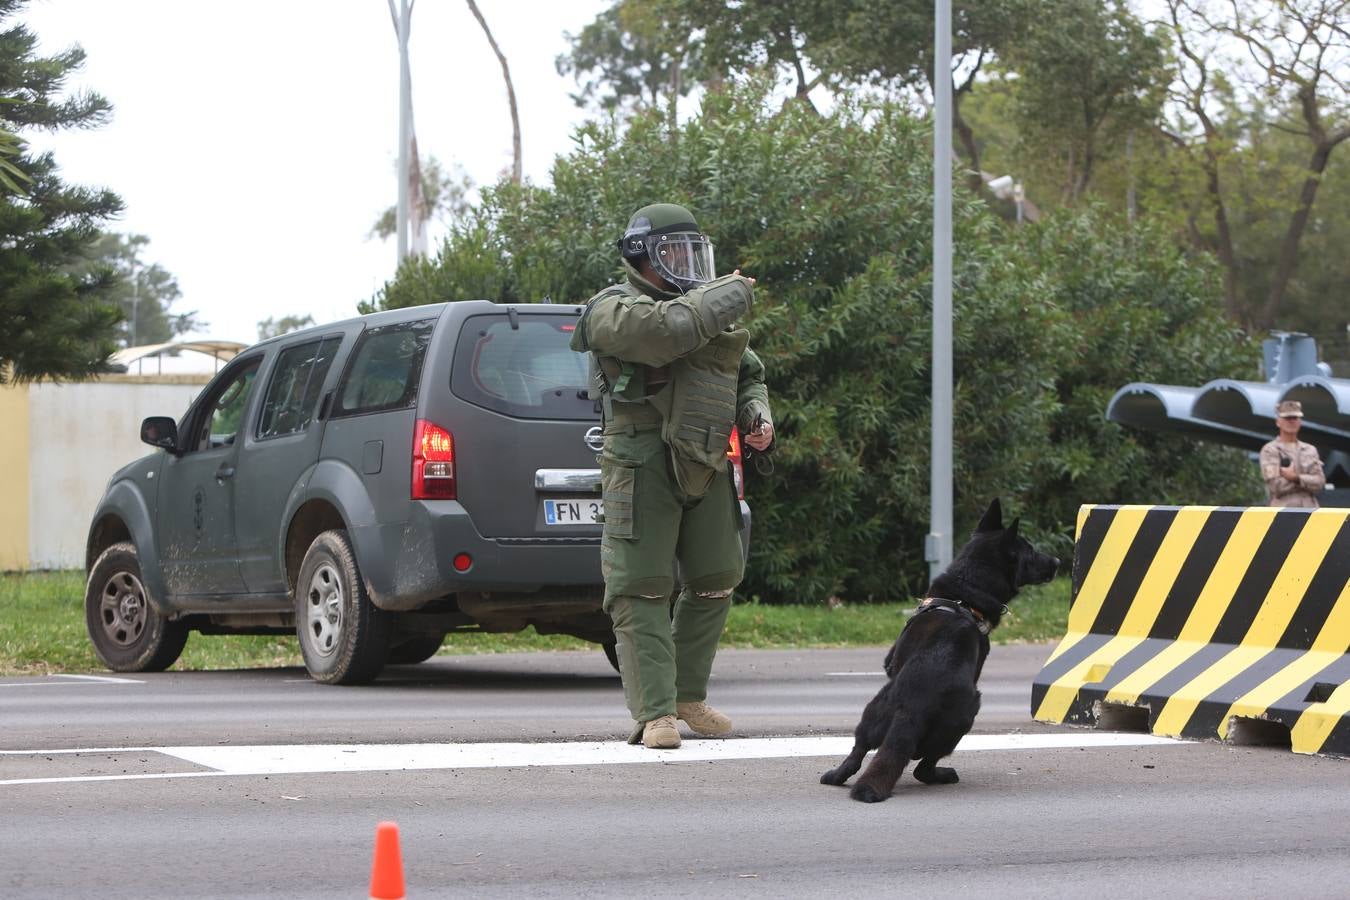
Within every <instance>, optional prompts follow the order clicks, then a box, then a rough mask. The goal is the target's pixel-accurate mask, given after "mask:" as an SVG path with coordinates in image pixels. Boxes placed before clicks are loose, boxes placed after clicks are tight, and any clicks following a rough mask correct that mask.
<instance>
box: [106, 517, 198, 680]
mask: <svg viewBox="0 0 1350 900" xmlns="http://www.w3.org/2000/svg"><path fill="white" fill-rule="evenodd" d="M84 624H85V627H86V628H88V629H89V639H90V640H91V641H92V642H93V644H94V652H95V653H97V654H98V658H99V659H101V660H102V661H103V664H104V665H106V666H107V667H108V668H109V669H112V670H113V671H114V672H162V671H164V670H165V669H167V668H168V667H169V666H171V665H173V664H174V663H175V662H176V661H177V660H178V656H179V654H181V653H182V652H183V645H184V644H186V643H187V639H188V629H187V626H186V625H184V624H183V623H182V622H170V621H169V620H168V619H166V618H164V617H163V616H162V615H160V614H159V613H158V612H157V611H156V610H155V607H154V606H153V605H151V603H150V598H149V597H148V596H147V595H146V592H145V584H144V582H143V581H142V580H141V561H140V557H139V556H138V555H137V553H136V545H135V544H132V543H131V542H129V541H122V542H121V543H117V544H113V545H112V546H111V547H109V548H108V549H107V550H104V551H103V553H102V554H100V555H99V558H98V561H97V562H95V563H94V567H93V568H92V569H90V570H89V581H88V583H87V584H86V585H85V589H84Z"/></svg>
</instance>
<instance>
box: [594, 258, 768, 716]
mask: <svg viewBox="0 0 1350 900" xmlns="http://www.w3.org/2000/svg"><path fill="white" fill-rule="evenodd" d="M751 297H752V286H751V282H750V281H749V279H746V278H743V277H741V276H739V275H727V276H724V277H722V278H719V279H716V280H715V281H712V282H709V283H708V284H706V285H703V286H702V287H699V288H695V289H694V290H691V291H689V292H688V293H686V294H679V295H677V294H670V293H666V292H664V291H661V290H660V289H658V288H656V287H655V286H653V285H651V284H650V283H648V282H647V281H646V280H645V279H643V278H642V277H641V276H640V275H638V274H637V273H636V271H634V270H632V269H631V268H630V270H629V279H628V281H626V282H624V283H621V284H618V285H614V286H612V287H610V288H607V289H605V290H603V291H601V292H600V293H599V294H597V295H596V296H595V297H593V298H592V299H591V300H590V301H589V302H588V304H587V306H586V309H585V312H584V313H583V314H582V317H581V320H580V322H579V323H578V325H577V329H576V331H575V332H574V333H573V336H572V349H573V350H577V351H583V352H585V351H589V352H590V353H591V354H592V355H593V365H592V371H593V373H594V374H595V379H596V386H597V387H598V388H599V390H600V397H601V400H602V404H603V408H604V411H605V428H604V432H605V444H604V450H603V451H602V453H601V455H600V472H601V481H602V483H603V491H604V503H605V522H604V536H603V538H602V540H601V545H600V566H601V571H602V573H603V575H604V578H605V610H606V611H607V612H608V613H609V615H610V617H611V618H612V620H613V622H614V635H615V638H616V641H617V644H616V649H617V651H618V658H619V669H620V673H621V675H622V677H623V686H624V694H625V697H626V699H627V702H628V708H629V711H630V712H631V713H632V716H633V719H634V720H635V721H636V722H638V723H643V722H647V721H650V720H651V719H655V718H657V717H658V716H663V715H674V713H675V704H676V703H677V702H680V703H684V702H690V701H699V700H704V699H706V697H707V690H708V677H709V674H710V673H711V671H712V662H713V657H714V655H715V654H716V652H717V643H718V641H719V639H720V638H721V635H722V628H723V626H724V625H725V624H726V617H727V611H728V609H729V608H730V605H731V592H732V590H733V589H734V588H735V587H736V586H737V585H738V584H740V582H741V577H742V575H743V574H744V555H743V552H742V547H741V540H740V527H741V513H740V503H739V500H738V499H737V496H736V489H735V485H734V483H733V481H732V476H731V471H730V465H729V463H728V461H727V456H726V452H727V443H728V440H729V437H730V434H731V429H732V426H733V425H739V426H740V427H741V429H742V431H748V430H749V429H750V427H751V425H752V423H753V422H754V420H755V418H756V417H757V416H761V415H762V416H763V417H764V418H765V419H766V420H770V421H772V417H771V411H770V408H769V397H768V391H767V389H766V388H765V386H764V366H763V363H761V362H760V359H759V357H758V356H756V355H755V353H754V352H753V351H751V350H750V349H749V347H748V342H749V334H748V332H746V331H745V329H743V328H738V327H736V326H735V322H736V320H737V319H738V318H740V317H741V316H742V315H744V313H745V312H746V311H747V310H748V309H749V306H750V302H751ZM676 561H678V562H679V572H680V578H681V582H682V585H681V590H680V593H679V596H678V598H677V599H676V602H675V608H674V616H673V617H672V615H671V608H670V597H671V594H672V592H673V591H674V588H675V578H674V575H675V563H676Z"/></svg>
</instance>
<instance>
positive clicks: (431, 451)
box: [412, 419, 455, 500]
mask: <svg viewBox="0 0 1350 900" xmlns="http://www.w3.org/2000/svg"><path fill="white" fill-rule="evenodd" d="M412 498H413V499H414V500H454V499H455V439H454V437H453V436H452V435H451V434H450V432H448V431H446V430H445V429H444V428H442V427H441V426H439V425H437V424H436V423H435V422H428V421H427V420H426V419H418V420H417V427H416V428H415V429H414V430H413V458H412Z"/></svg>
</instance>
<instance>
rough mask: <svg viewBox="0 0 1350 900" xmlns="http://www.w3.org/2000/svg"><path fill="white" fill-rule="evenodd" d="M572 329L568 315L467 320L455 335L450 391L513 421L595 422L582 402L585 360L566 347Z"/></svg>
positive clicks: (587, 366) (586, 403) (586, 375)
mask: <svg viewBox="0 0 1350 900" xmlns="http://www.w3.org/2000/svg"><path fill="white" fill-rule="evenodd" d="M512 318H514V323H513V322H512ZM513 324H514V325H515V326H516V327H512V325H513ZM576 324H577V317H576V316H575V315H570V314H562V315H535V314H530V315H519V314H517V315H515V316H514V317H508V316H507V314H506V313H501V314H495V313H494V314H490V315H482V316H470V317H469V318H467V319H465V320H464V326H463V328H462V329H461V331H460V333H459V344H458V346H457V347H456V348H455V365H454V370H453V372H452V374H451V377H450V390H451V391H453V392H454V394H455V395H456V396H457V397H459V398H460V399H462V400H467V401H468V402H470V403H472V404H474V405H475V406H482V407H485V408H487V409H491V410H494V411H496V412H500V413H504V414H505V415H508V416H515V417H516V418H522V419H578V420H586V419H594V418H597V413H596V410H595V401H593V400H590V399H587V396H586V386H587V381H588V378H589V372H590V364H589V362H588V361H587V358H586V354H584V353H577V352H575V351H573V350H572V348H571V347H569V346H568V342H569V341H570V340H571V339H572V330H573V329H574V328H575V327H576Z"/></svg>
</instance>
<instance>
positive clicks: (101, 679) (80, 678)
mask: <svg viewBox="0 0 1350 900" xmlns="http://www.w3.org/2000/svg"><path fill="white" fill-rule="evenodd" d="M46 677H48V678H69V679H71V680H72V681H74V682H76V683H77V684H145V682H144V681H141V680H139V679H136V678H109V677H108V676H106V675H48V676H46ZM59 685H65V686H66V687H70V682H69V681H9V682H5V683H3V684H0V688H19V687H53V686H59Z"/></svg>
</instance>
